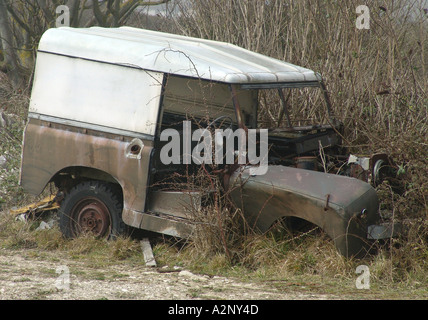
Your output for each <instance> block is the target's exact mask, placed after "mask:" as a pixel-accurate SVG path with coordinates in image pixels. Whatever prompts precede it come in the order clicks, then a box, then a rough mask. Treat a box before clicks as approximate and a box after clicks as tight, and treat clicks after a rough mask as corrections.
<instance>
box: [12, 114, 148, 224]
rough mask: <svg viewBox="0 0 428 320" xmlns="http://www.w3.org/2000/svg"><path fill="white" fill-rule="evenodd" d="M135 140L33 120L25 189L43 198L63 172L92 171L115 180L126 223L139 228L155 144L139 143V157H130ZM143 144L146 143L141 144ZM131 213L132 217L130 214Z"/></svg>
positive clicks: (26, 141)
mask: <svg viewBox="0 0 428 320" xmlns="http://www.w3.org/2000/svg"><path fill="white" fill-rule="evenodd" d="M135 140H136V139H134V138H132V137H125V136H119V135H114V136H113V135H112V134H107V133H102V132H92V131H90V130H88V129H82V128H79V129H77V128H74V127H70V126H66V125H58V124H55V123H50V122H45V121H41V120H37V119H30V120H29V123H28V124H27V127H26V131H25V139H24V145H23V154H24V155H25V157H23V159H22V165H21V181H20V182H21V185H22V187H23V188H24V190H25V191H26V192H29V193H32V194H40V193H41V192H42V191H43V189H44V188H45V186H46V185H47V184H48V183H49V182H50V181H51V179H52V177H54V176H55V175H56V174H57V173H59V172H60V171H64V170H67V169H70V168H92V169H97V170H100V171H102V172H103V173H105V174H107V175H110V176H111V177H113V178H114V179H115V180H116V181H117V182H118V183H119V184H120V185H121V187H122V190H123V197H124V214H123V220H124V222H125V223H127V224H129V225H132V226H135V227H139V225H137V224H138V223H139V221H138V220H139V219H137V218H136V216H138V214H137V213H138V212H143V211H144V209H145V201H146V191H147V190H146V186H147V181H148V171H149V165H150V155H151V151H152V148H153V141H150V140H143V139H141V140H140V139H138V140H139V142H140V144H139V145H140V146H142V149H141V150H140V152H139V154H138V156H136V155H135V154H129V152H130V151H131V152H133V151H135V149H134V148H131V147H132V145H131V144H134V143H135ZM141 142H142V143H141ZM127 213H128V214H127Z"/></svg>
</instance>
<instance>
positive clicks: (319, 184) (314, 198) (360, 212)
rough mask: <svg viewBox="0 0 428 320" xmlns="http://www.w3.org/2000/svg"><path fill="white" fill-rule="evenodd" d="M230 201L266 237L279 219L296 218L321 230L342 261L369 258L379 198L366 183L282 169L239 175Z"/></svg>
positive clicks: (330, 175)
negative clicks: (370, 232)
mask: <svg viewBox="0 0 428 320" xmlns="http://www.w3.org/2000/svg"><path fill="white" fill-rule="evenodd" d="M230 186H231V198H232V201H233V202H234V203H235V205H236V206H238V207H240V208H242V209H243V210H244V212H245V215H246V218H247V222H249V224H250V226H252V227H253V228H255V229H257V230H259V231H261V232H266V231H267V230H269V228H270V227H271V226H272V225H273V224H274V223H275V222H276V221H277V220H279V219H282V218H283V217H287V216H293V217H298V218H301V219H304V220H306V221H309V222H311V223H313V224H315V225H317V226H319V227H320V228H321V229H323V230H324V231H325V232H326V233H327V234H328V235H329V236H330V237H331V238H332V239H333V241H334V243H335V246H336V247H337V249H338V251H339V252H340V253H341V254H343V255H344V256H361V255H364V254H365V253H366V251H365V249H366V248H365V247H366V246H365V240H364V239H367V226H368V225H370V224H373V223H374V222H376V220H377V217H378V215H377V210H378V198H377V195H376V192H375V190H374V189H373V188H372V187H371V186H370V185H369V184H367V183H365V182H363V181H360V180H357V179H354V178H349V177H343V176H338V175H332V174H325V173H322V172H316V171H310V170H304V169H297V168H292V167H284V166H269V170H268V172H267V173H266V174H265V175H260V176H251V175H249V170H248V169H244V170H238V171H236V172H235V173H234V174H233V175H232V176H231V179H230Z"/></svg>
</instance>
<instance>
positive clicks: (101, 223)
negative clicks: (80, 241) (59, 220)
mask: <svg viewBox="0 0 428 320" xmlns="http://www.w3.org/2000/svg"><path fill="white" fill-rule="evenodd" d="M72 216H73V221H75V222H76V226H75V227H76V228H74V229H75V233H76V234H79V233H92V234H94V235H95V236H97V237H106V236H108V235H109V234H110V229H111V220H110V212H109V210H108V208H107V207H106V206H105V205H104V203H102V202H101V201H99V200H97V199H94V198H86V199H83V200H81V201H80V202H79V203H77V204H76V206H75V207H74V209H73V212H72Z"/></svg>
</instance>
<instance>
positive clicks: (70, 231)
mask: <svg viewBox="0 0 428 320" xmlns="http://www.w3.org/2000/svg"><path fill="white" fill-rule="evenodd" d="M122 210H123V202H122V197H121V195H120V189H119V190H118V188H117V187H116V186H115V185H112V184H108V183H104V182H100V181H85V182H82V183H79V184H77V185H76V186H74V187H73V188H72V189H71V190H70V192H69V193H68V194H67V195H66V196H65V198H64V200H63V201H62V203H61V207H60V210H59V226H60V229H61V232H62V233H63V235H64V236H65V237H66V238H76V237H78V236H79V235H81V234H87V233H90V234H93V235H94V236H95V237H97V238H104V239H112V238H114V237H116V236H118V235H121V234H124V233H126V230H127V227H126V225H125V223H124V222H123V221H122Z"/></svg>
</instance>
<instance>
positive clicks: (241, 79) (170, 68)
mask: <svg viewBox="0 0 428 320" xmlns="http://www.w3.org/2000/svg"><path fill="white" fill-rule="evenodd" d="M39 51H41V52H47V53H52V54H58V55H65V56H70V57H77V58H82V59H87V60H95V61H100V62H106V63H112V64H117V65H127V66H131V67H136V68H141V69H145V70H150V71H156V72H162V73H170V74H175V75H181V76H186V77H192V78H200V79H206V80H211V81H219V82H225V83H235V84H248V83H277V82H285V83H288V82H314V81H320V80H321V77H320V75H319V74H317V73H315V72H314V71H312V70H309V69H306V68H302V67H299V66H296V65H293V64H290V63H287V62H284V61H280V60H277V59H273V58H270V57H267V56H264V55H262V54H258V53H255V52H252V51H249V50H246V49H243V48H240V47H238V46H235V45H232V44H229V43H224V42H218V41H212V40H205V39H198V38H191V37H185V36H180V35H175V34H168V33H162V32H157V31H151V30H144V29H137V28H131V27H120V28H101V27H91V28H69V27H61V28H53V29H49V30H48V31H46V32H45V33H44V35H43V37H42V38H41V40H40V43H39Z"/></svg>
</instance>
